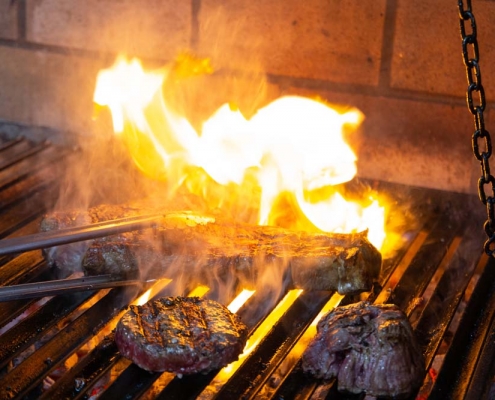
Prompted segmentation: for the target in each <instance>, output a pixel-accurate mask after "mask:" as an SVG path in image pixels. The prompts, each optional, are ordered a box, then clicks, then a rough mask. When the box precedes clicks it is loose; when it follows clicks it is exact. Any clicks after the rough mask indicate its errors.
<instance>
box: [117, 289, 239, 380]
mask: <svg viewBox="0 0 495 400" xmlns="http://www.w3.org/2000/svg"><path fill="white" fill-rule="evenodd" d="M247 336H248V329H247V327H246V325H244V324H243V323H242V322H241V321H240V319H239V318H238V317H237V315H235V314H233V313H231V312H230V311H229V310H228V309H227V308H226V307H224V306H223V305H222V304H220V303H217V302H215V301H213V300H204V299H201V298H198V297H164V298H161V299H159V300H155V301H149V302H148V303H146V304H144V305H142V306H130V310H129V311H127V313H126V314H124V316H123V317H122V319H121V320H120V321H119V323H118V324H117V327H116V330H115V342H116V344H117V347H118V349H119V351H120V353H121V354H122V355H123V356H124V357H126V358H129V359H130V360H132V361H133V362H134V363H135V364H137V365H138V366H139V367H141V368H143V369H145V370H147V371H152V372H162V371H168V372H174V373H176V374H178V375H179V376H181V375H183V374H184V375H187V374H195V373H198V372H202V373H207V372H209V371H212V370H215V369H219V368H222V367H224V366H226V365H228V364H230V363H231V362H233V361H235V360H237V359H238V357H239V354H240V353H241V352H242V350H243V349H244V346H245V344H246V340H247Z"/></svg>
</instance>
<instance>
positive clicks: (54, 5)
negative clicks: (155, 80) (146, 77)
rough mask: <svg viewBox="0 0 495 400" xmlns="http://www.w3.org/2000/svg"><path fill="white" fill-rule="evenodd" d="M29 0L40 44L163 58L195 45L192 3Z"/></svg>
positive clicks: (30, 24)
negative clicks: (192, 30)
mask: <svg viewBox="0 0 495 400" xmlns="http://www.w3.org/2000/svg"><path fill="white" fill-rule="evenodd" d="M27 1H28V7H27V38H28V40H30V41H33V42H36V43H43V44H49V45H57V46H66V47H71V48H78V49H86V50H96V51H108V52H112V53H116V52H125V53H127V54H128V55H134V56H139V57H151V58H158V59H170V58H172V57H174V56H175V55H176V54H177V53H178V52H179V51H181V50H184V49H187V48H188V47H189V44H190V40H191V21H192V18H191V2H190V1H175V2H163V1H160V0H144V1H135V0H118V1H116V0H84V1H75V0H72V1H71V0H64V1H60V0H44V1H37V0H27Z"/></svg>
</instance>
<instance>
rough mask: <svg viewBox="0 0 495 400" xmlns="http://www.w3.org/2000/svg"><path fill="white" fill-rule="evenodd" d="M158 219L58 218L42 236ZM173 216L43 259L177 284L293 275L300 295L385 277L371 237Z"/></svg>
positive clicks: (50, 219) (108, 213) (95, 214)
mask: <svg viewBox="0 0 495 400" xmlns="http://www.w3.org/2000/svg"><path fill="white" fill-rule="evenodd" d="M152 212H155V213H156V212H157V210H156V209H155V210H150V209H144V208H143V207H140V206H134V207H133V206H129V205H127V206H109V205H105V206H98V207H93V208H91V209H89V210H88V211H85V212H82V211H81V212H58V213H52V214H49V215H46V216H45V217H44V218H43V220H42V222H41V230H42V231H48V230H53V229H61V228H65V227H68V226H73V225H77V224H81V223H88V222H91V223H96V222H102V221H106V220H110V219H115V218H122V217H126V216H136V215H140V214H141V215H142V214H148V213H152ZM174 215H175V216H174V217H173V218H164V219H163V222H162V223H161V224H160V226H159V227H158V228H156V229H147V230H142V231H134V232H127V233H124V234H120V235H113V236H108V237H104V238H99V239H94V240H89V241H86V242H84V243H74V244H68V245H64V246H58V247H52V248H49V249H45V251H44V254H45V256H46V258H47V260H48V262H49V263H50V264H51V265H55V266H57V267H59V268H60V269H62V270H67V271H70V272H72V271H74V270H78V269H79V270H80V269H81V268H82V269H83V270H84V271H85V273H86V274H88V275H95V274H108V273H120V274H122V273H125V274H129V275H132V274H137V273H138V269H139V266H140V265H144V266H145V267H146V268H148V269H150V268H154V267H158V269H159V270H160V275H161V276H163V275H167V276H168V277H170V278H173V276H174V273H177V272H180V271H183V270H188V271H191V275H193V276H194V275H197V276H201V275H202V274H203V275H205V274H206V275H211V273H212V271H215V273H217V274H220V275H221V274H222V273H223V272H222V271H228V273H231V272H232V270H235V273H236V275H237V276H241V279H244V278H245V279H247V280H249V283H250V284H252V283H255V282H256V278H257V276H258V275H259V273H264V271H265V270H266V269H267V267H270V268H272V269H273V268H277V269H279V270H282V271H288V274H287V275H288V276H290V277H291V279H292V283H293V286H295V287H297V288H301V289H305V290H337V291H338V292H339V293H341V294H349V293H358V292H362V291H366V290H370V289H371V286H372V284H373V282H374V281H375V280H377V278H378V276H379V274H380V269H381V261H382V259H381V255H380V253H379V251H378V250H377V249H376V248H375V247H373V245H372V244H371V243H370V242H369V241H368V239H367V237H366V234H365V233H359V234H330V233H311V232H300V231H291V230H288V229H284V228H278V227H270V226H257V225H249V224H242V223H239V222H236V221H232V220H230V219H226V218H225V217H222V216H218V215H215V216H214V217H213V218H209V219H208V218H202V217H197V216H195V215H192V214H191V213H186V212H182V213H175V214H174ZM198 221H199V222H198ZM205 221H207V222H205ZM225 273H227V272H225ZM204 278H208V276H206V277H204Z"/></svg>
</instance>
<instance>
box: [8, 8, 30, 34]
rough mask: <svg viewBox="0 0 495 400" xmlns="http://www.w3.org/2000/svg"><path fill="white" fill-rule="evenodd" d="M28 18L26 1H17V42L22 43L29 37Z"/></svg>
mask: <svg viewBox="0 0 495 400" xmlns="http://www.w3.org/2000/svg"><path fill="white" fill-rule="evenodd" d="M11 4H13V3H11ZM26 18H27V7H26V0H17V40H19V41H21V42H24V41H25V40H26V36H27V21H26Z"/></svg>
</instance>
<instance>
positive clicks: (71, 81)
mask: <svg viewBox="0 0 495 400" xmlns="http://www.w3.org/2000/svg"><path fill="white" fill-rule="evenodd" d="M0 59H1V60H2V62H1V63H0V87H1V88H2V91H1V96H0V119H2V120H7V121H15V122H18V123H23V124H28V125H34V126H43V127H47V128H53V129H56V130H59V131H62V132H73V133H74V134H76V133H77V134H86V133H87V132H88V130H90V129H91V126H92V125H91V124H92V122H91V116H92V113H93V102H92V98H93V91H94V86H95V78H96V74H97V72H98V70H99V69H100V68H102V67H103V65H102V64H101V63H99V62H96V61H91V60H87V59H84V58H80V57H69V56H63V55H60V54H53V53H48V52H43V51H31V50H23V49H18V48H11V47H1V46H0Z"/></svg>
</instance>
